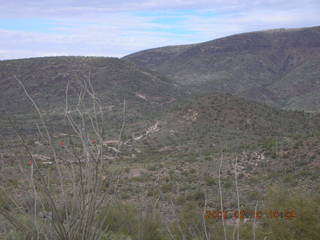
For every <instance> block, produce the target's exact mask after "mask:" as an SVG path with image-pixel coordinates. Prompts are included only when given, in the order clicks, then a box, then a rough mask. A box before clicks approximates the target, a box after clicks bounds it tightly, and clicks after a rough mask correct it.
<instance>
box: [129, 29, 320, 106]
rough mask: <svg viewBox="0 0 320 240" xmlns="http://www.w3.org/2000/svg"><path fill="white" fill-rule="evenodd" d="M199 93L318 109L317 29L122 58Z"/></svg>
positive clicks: (227, 39) (319, 52)
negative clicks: (230, 94) (228, 94)
mask: <svg viewBox="0 0 320 240" xmlns="http://www.w3.org/2000/svg"><path fill="white" fill-rule="evenodd" d="M124 59H126V60H128V61H131V62H133V63H135V64H137V65H139V66H143V67H147V68H149V69H151V70H154V71H158V72H159V73H161V74H164V75H166V76H168V77H170V78H172V79H173V80H174V81H176V82H177V83H180V84H183V85H185V86H186V88H187V90H192V91H197V92H202V93H203V92H212V91H219V92H227V93H232V94H236V95H239V96H243V97H246V98H248V99H251V100H256V101H260V102H263V103H268V104H271V105H274V106H277V107H281V108H287V109H300V110H308V111H318V110H319V106H320V96H319V94H318V92H319V90H320V79H319V75H320V72H319V71H320V27H312V28H301V29H278V30H268V31H259V32H252V33H244V34H238V35H233V36H229V37H225V38H220V39H216V40H213V41H208V42H204V43H199V44H192V45H184V46H170V47H162V48H156V49H150V50H145V51H141V52H138V53H134V54H131V55H128V56H126V57H124Z"/></svg>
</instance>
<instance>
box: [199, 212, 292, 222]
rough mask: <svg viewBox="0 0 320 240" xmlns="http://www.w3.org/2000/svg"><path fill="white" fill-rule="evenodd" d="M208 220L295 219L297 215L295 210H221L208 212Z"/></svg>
mask: <svg viewBox="0 0 320 240" xmlns="http://www.w3.org/2000/svg"><path fill="white" fill-rule="evenodd" d="M204 217H205V218H206V219H222V218H223V219H228V218H233V219H245V218H252V219H261V218H273V219H288V220H290V219H294V218H296V217H297V213H296V212H295V211H294V210H284V211H279V210H266V211H259V210H257V211H256V210H240V211H238V210H234V211H219V210H206V213H205V216H204Z"/></svg>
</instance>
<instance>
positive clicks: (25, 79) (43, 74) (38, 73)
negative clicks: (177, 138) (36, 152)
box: [0, 57, 180, 132]
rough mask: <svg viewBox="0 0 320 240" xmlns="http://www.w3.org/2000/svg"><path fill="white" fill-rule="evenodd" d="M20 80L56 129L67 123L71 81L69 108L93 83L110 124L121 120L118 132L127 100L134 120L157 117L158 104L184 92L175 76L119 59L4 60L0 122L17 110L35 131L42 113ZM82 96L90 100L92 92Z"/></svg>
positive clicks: (1, 63)
mask: <svg viewBox="0 0 320 240" xmlns="http://www.w3.org/2000/svg"><path fill="white" fill-rule="evenodd" d="M17 79H19V80H20V81H21V82H22V83H23V85H24V86H25V88H26V89H27V91H28V92H29V93H30V95H31V96H32V98H33V99H34V101H35V102H36V103H37V104H38V105H39V107H40V109H41V110H42V111H44V112H46V114H49V116H48V119H49V120H50V121H51V122H50V125H51V126H53V125H56V127H57V128H60V127H61V126H63V124H64V123H63V122H64V120H63V119H64V114H65V104H66V87H67V84H68V82H69V88H68V105H69V109H71V110H72V109H74V107H75V106H76V105H77V104H78V101H79V96H80V93H81V90H83V87H84V86H87V87H88V88H89V89H90V86H92V88H93V90H94V91H95V92H96V94H97V96H98V97H99V99H100V101H101V105H102V108H103V111H105V112H106V115H105V117H106V122H107V123H111V122H113V123H115V124H117V125H116V126H117V130H118V128H119V127H118V125H119V124H121V119H122V112H123V105H124V104H123V103H124V99H125V103H126V104H125V105H126V106H125V107H126V109H125V111H126V121H127V123H128V124H129V123H131V122H137V121H141V120H148V119H149V118H153V117H154V115H156V114H158V113H159V108H161V107H163V106H165V105H166V104H167V103H170V102H173V101H175V99H176V98H178V97H179V95H180V93H179V91H178V90H177V87H176V85H175V84H174V83H172V81H171V80H169V79H167V78H165V77H162V76H160V75H159V74H157V73H153V72H150V71H146V70H143V69H140V68H139V67H137V66H136V65H134V64H132V63H129V62H127V61H124V60H120V59H117V58H102V57H45V58H30V59H20V60H10V61H0V86H1V87H0V112H1V116H0V120H1V118H6V117H7V116H10V117H12V116H13V114H14V115H15V119H16V121H17V122H19V123H21V124H23V125H24V127H25V128H27V127H28V128H29V129H30V132H32V131H34V130H35V129H36V125H35V121H34V119H36V118H37V114H36V113H35V110H34V107H33V106H32V104H31V102H30V100H29V99H28V98H27V96H26V94H25V93H24V90H23V88H22V87H21V86H20V85H19V83H18V81H17ZM89 79H90V81H89ZM89 83H91V85H90V84H89ZM82 94H83V92H82ZM83 97H84V98H85V101H84V102H86V103H88V101H87V100H88V99H89V97H88V93H86V94H84V95H83ZM86 111H90V109H86ZM3 121H4V122H5V120H3ZM27 123H29V124H27ZM1 127H4V126H3V124H2V126H1Z"/></svg>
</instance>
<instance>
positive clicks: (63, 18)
mask: <svg viewBox="0 0 320 240" xmlns="http://www.w3.org/2000/svg"><path fill="white" fill-rule="evenodd" d="M0 1H1V2H2V3H1V4H0V11H1V15H0V59H14V58H25V57H38V56H57V55H85V56H115V57H121V56H124V55H126V54H129V53H132V52H135V51H139V50H143V49H148V48H154V47H160V46H167V45H177V44H189V43H196V42H203V41H209V40H212V39H216V38H219V37H225V36H228V35H232V34H237V33H241V32H250V31H257V30H264V29H273V28H296V27H308V26H317V25H320V14H319V12H320V1H319V0H303V1H301V0H299V1H298V0H291V1H287V0H286V1H284V0H264V1H262V0H241V1H240V0H140V1H139V0H90V1H87V0H55V1H52V0H41V1H39V0H28V1H26V0H11V1H10V2H9V1H4V0H0Z"/></svg>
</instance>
